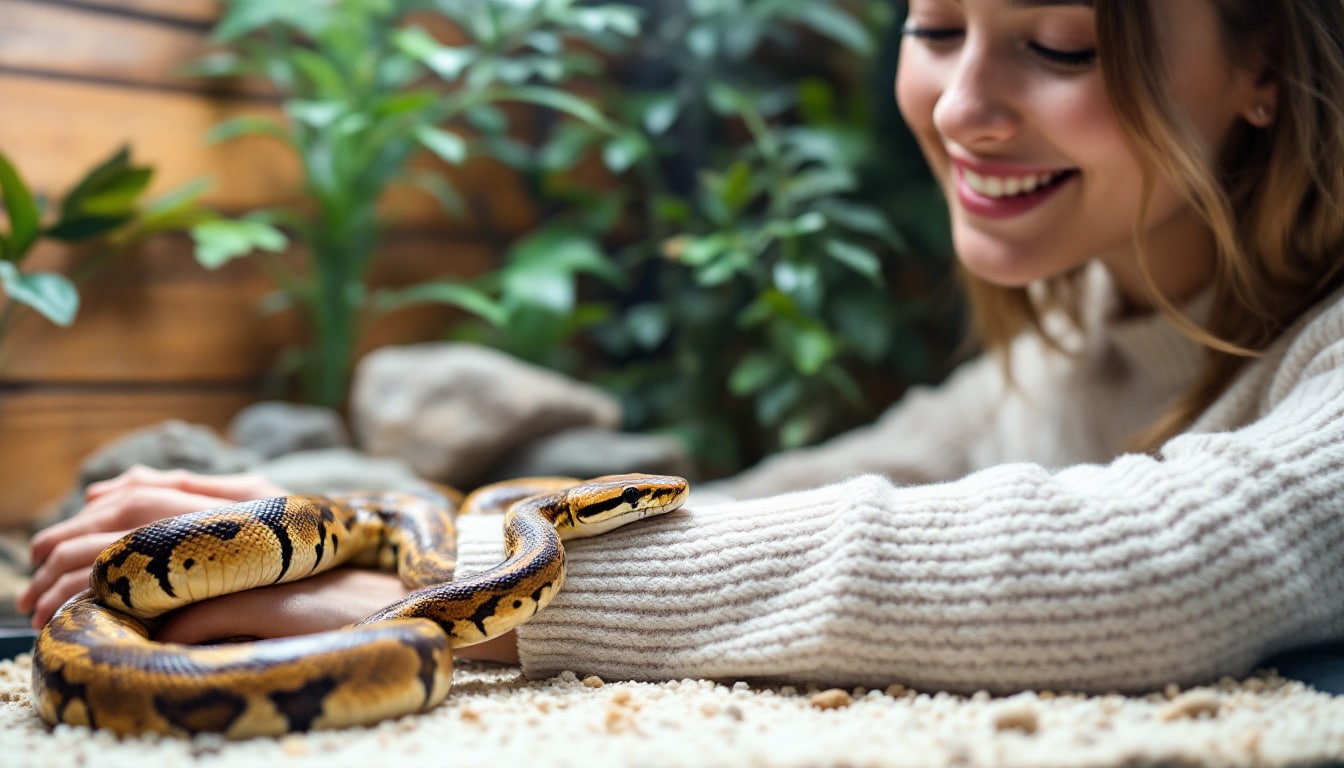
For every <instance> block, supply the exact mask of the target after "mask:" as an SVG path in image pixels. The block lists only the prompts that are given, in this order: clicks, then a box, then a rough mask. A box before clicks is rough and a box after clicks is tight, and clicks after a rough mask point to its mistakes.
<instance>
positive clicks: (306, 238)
mask: <svg viewBox="0 0 1344 768" xmlns="http://www.w3.org/2000/svg"><path fill="white" fill-rule="evenodd" d="M436 16H437V17H441V18H446V19H448V20H450V21H451V22H453V23H454V24H455V26H456V27H457V28H458V29H459V30H460V31H461V32H462V33H463V34H464V35H465V37H466V38H467V40H466V42H464V43H462V44H445V43H443V42H441V41H440V40H438V39H437V38H435V37H434V36H433V35H432V34H431V32H430V31H429V30H427V29H426V28H425V27H424V26H423V25H422V24H420V23H419V22H420V21H421V20H426V19H430V18H433V17H436ZM637 25H638V24H637V19H636V17H635V14H634V13H633V12H632V11H631V9H629V8H626V7H621V6H580V5H579V4H578V2H576V0H290V1H289V2H284V3H277V2H273V0H227V1H226V4H225V11H224V15H223V16H222V18H221V19H220V21H219V24H218V26H217V27H216V28H215V31H214V40H215V42H217V43H219V44H220V45H222V46H225V47H226V49H227V50H226V51H225V52H223V53H221V54H218V55H215V56H212V57H210V58H208V59H207V60H206V61H204V62H203V63H202V65H201V67H200V70H201V71H203V72H206V73H209V74H215V75H229V76H236V75H250V76H258V77H264V78H266V79H267V80H269V81H270V82H271V83H272V84H273V85H274V86H275V87H276V89H277V90H278V91H279V92H280V94H281V97H282V99H283V106H284V113H285V119H284V120H283V121H275V120H270V119H266V118H262V117H256V116H248V117H243V118H240V119H237V120H233V121H230V122H227V123H225V124H223V125H221V126H219V127H217V128H216V129H215V131H214V132H213V137H214V138H215V139H217V140H223V139H228V138H232V137H234V136H239V135H243V134H264V135H269V136H272V137H275V138H277V139H279V140H281V141H283V142H285V143H286V144H287V145H288V146H289V147H290V148H291V149H292V150H293V151H294V153H295V154H296V155H297V156H298V158H299V159H300V161H301V163H302V168H303V173H304V192H305V197H306V198H307V199H306V201H305V205H303V206H299V207H277V208H274V209H269V210H265V211H254V212H251V213H249V214H248V215H246V216H243V217H240V218H238V219H235V220H231V221H216V222H211V223H210V224H208V225H207V226H203V227H200V228H198V229H197V231H196V233H195V234H196V237H197V241H198V252H197V256H198V259H199V260H200V261H201V262H202V263H203V264H206V265H207V266H214V265H218V264H220V263H223V262H225V261H227V260H229V259H232V258H236V257H238V256H242V255H245V254H248V253H257V254H259V255H261V256H262V257H263V258H264V259H265V264H266V265H267V267H268V269H269V270H270V271H271V272H272V274H273V275H274V277H275V279H276V281H277V283H278V286H279V288H280V289H281V290H282V292H283V294H284V295H285V297H286V299H287V301H288V302H289V303H290V304H291V305H296V306H298V307H301V308H302V310H303V311H304V314H305V317H306V318H307V320H308V323H309V325H310V330H311V340H310V344H309V346H308V347H307V348H305V349H303V350H299V351H298V353H297V354H295V355H293V356H292V357H291V363H292V365H293V367H294V368H295V369H296V370H297V371H298V373H299V380H300V383H301V384H302V385H303V386H302V389H303V392H304V394H306V396H307V397H308V398H309V399H311V400H313V401H316V402H320V403H324V404H327V405H339V404H340V403H341V402H342V401H343V399H344V395H345V390H346V386H347V382H348V377H349V371H350V366H351V363H352V356H353V350H354V345H355V343H356V340H357V338H358V334H359V332H360V327H361V325H362V324H363V323H364V322H366V321H367V320H368V319H369V318H370V317H371V316H372V315H373V314H376V313H378V312H384V311H389V310H392V309H396V308H398V307H402V306H406V305H408V304H411V303H416V302H421V301H444V302H448V303H452V304H455V305H458V306H461V307H462V308H464V309H467V310H469V311H473V312H476V313H477V314H481V315H483V316H487V317H491V318H492V319H495V320H499V321H505V320H507V317H505V316H504V315H503V314H501V313H506V312H508V311H509V308H510V306H512V305H510V304H508V303H507V302H505V303H501V302H500V301H499V300H498V299H497V298H496V297H495V296H493V295H491V294H490V293H487V292H485V291H483V290H482V289H479V288H476V287H473V286H467V285H454V284H443V285H425V286H411V287H409V288H407V289H405V290H402V291H395V292H383V293H379V294H377V295H372V294H371V292H370V291H369V290H368V288H367V285H366V278H367V274H368V271H369V267H370V264H371V262H372V260H373V259H374V258H375V254H376V252H377V247H378V245H379V242H380V237H381V233H382V224H383V222H382V221H380V219H379V214H378V211H377V205H378V201H379V199H380V198H381V197H382V195H383V192H384V191H385V190H386V189H387V188H388V187H389V186H390V185H391V184H393V183H407V184H412V185H415V186H418V187H419V188H421V189H423V190H425V191H426V192H429V193H430V194H432V195H434V196H435V197H436V198H437V199H438V200H439V201H440V202H441V203H442V204H443V205H444V206H445V208H446V209H447V210H449V211H451V212H453V213H460V212H461V211H462V209H463V205H464V201H463V200H462V199H461V196H460V195H459V194H458V193H457V192H456V190H455V189H454V188H453V187H452V185H451V184H450V182H449V181H448V180H447V179H446V178H445V177H444V176H443V175H442V174H441V173H439V172H437V171H426V170H424V169H420V168H416V167H413V166H412V165H411V163H410V159H411V157H412V156H413V155H414V154H415V153H417V152H418V151H421V150H428V151H429V152H431V153H433V154H434V155H437V156H438V157H439V158H441V159H442V160H443V161H444V162H445V163H447V164H449V165H460V164H462V163H463V162H465V161H466V160H467V159H468V158H470V157H472V156H475V155H486V156H490V155H493V156H499V155H501V154H507V153H508V152H509V151H511V150H512V149H513V148H514V147H515V145H513V144H512V143H510V141H509V140H508V138H507V136H508V132H509V129H510V125H509V119H508V117H507V114H506V113H505V112H504V111H503V110H502V109H500V105H501V104H503V103H506V102H521V103H526V104H531V105H535V106H538V107H542V108H545V109H546V110H549V111H557V112H560V113H564V114H567V115H569V116H571V117H573V118H575V119H577V120H579V121H582V122H584V123H586V124H588V125H589V126H591V127H593V128H594V129H596V130H599V131H606V130H610V129H611V127H612V126H611V125H610V124H609V123H608V121H607V120H606V119H605V118H604V117H603V115H602V114H601V113H600V112H599V111H598V110H597V109H596V108H594V107H593V106H592V105H591V104H589V103H588V102H586V101H584V100H582V99H580V98H578V97H576V96H574V95H572V94H570V93H569V92H568V91H566V90H562V89H561V87H560V86H561V85H563V84H564V83H565V82H566V81H567V80H568V79H570V78H571V77H573V76H575V75H577V74H583V73H588V72H592V71H595V70H596V69H599V68H600V64H599V59H598V58H597V51H600V50H601V47H602V46H610V45H613V44H615V42H616V41H618V40H620V39H621V38H623V37H626V36H629V35H630V34H633V32H634V31H635V30H636V29H637ZM574 39H580V40H582V41H584V42H585V43H588V44H589V45H596V46H598V48H597V49H596V51H590V50H586V49H573V48H572V46H571V45H570V41H571V40H574ZM469 132H470V135H469ZM289 234H292V235H293V237H294V238H295V239H296V240H298V241H299V242H300V243H301V244H302V245H303V246H304V247H303V249H302V252H303V254H304V256H305V257H306V259H307V262H308V263H307V265H306V267H305V268H299V269H295V268H293V267H291V266H289V265H288V264H287V262H286V261H285V260H283V259H279V258H277V257H276V256H275V254H276V253H278V252H280V251H283V250H285V248H286V246H287V243H288V235H289ZM528 258H530V257H528V255H527V253H526V251H523V252H522V253H521V254H520V255H519V259H520V260H522V261H524V262H526V261H527V259H528ZM569 264H570V266H569V267H567V268H566V269H565V270H561V271H560V272H559V274H558V277H557V281H558V283H569V284H572V282H573V279H574V273H575V272H579V271H601V270H600V268H597V267H594V266H593V264H592V260H591V259H588V258H582V257H580V258H576V259H574V260H572V262H570V263H569ZM557 269H558V267H557V265H556V264H554V263H551V262H547V263H545V264H543V265H542V266H541V270H542V271H543V272H546V273H547V274H555V273H556V271H557ZM566 270H567V271H566ZM500 281H501V282H502V284H503V285H504V286H505V287H506V288H511V289H514V290H516V291H522V292H523V293H524V294H526V293H527V292H528V291H532V292H534V293H541V296H539V297H533V298H541V299H544V300H545V301H549V302H551V303H552V304H557V303H562V302H563V301H564V299H565V296H564V295H563V290H562V288H557V287H556V284H555V283H556V282H557V281H552V282H551V283H547V284H546V285H545V287H542V288H539V287H536V286H535V285H533V283H532V282H531V281H529V280H519V279H511V278H510V277H509V275H508V273H507V272H506V273H505V274H503V275H501V276H500ZM569 290H570V291H571V292H572V290H573V289H572V286H571V288H570V289H569ZM492 313H493V314H492Z"/></svg>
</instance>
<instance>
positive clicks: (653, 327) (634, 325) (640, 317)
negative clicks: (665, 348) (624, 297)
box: [625, 303, 672, 351]
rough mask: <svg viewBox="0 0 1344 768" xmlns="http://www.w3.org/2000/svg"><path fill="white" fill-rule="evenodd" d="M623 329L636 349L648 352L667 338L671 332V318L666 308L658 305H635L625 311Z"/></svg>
mask: <svg viewBox="0 0 1344 768" xmlns="http://www.w3.org/2000/svg"><path fill="white" fill-rule="evenodd" d="M625 328H626V331H627V332H628V333H629V334H630V338H631V339H632V340H633V341H634V342H635V346H636V347H638V348H639V349H642V350H644V351H650V350H653V349H656V348H657V347H658V345H659V344H662V343H663V341H664V340H665V339H666V338H667V335H668V333H669V332H670V331H671V330H672V318H671V317H670V316H669V314H668V309H667V307H664V306H662V305H660V304H655V303H645V304H636V305H635V306H633V307H631V308H630V309H628V310H626V313H625Z"/></svg>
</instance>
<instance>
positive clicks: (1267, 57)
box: [1241, 33, 1279, 128]
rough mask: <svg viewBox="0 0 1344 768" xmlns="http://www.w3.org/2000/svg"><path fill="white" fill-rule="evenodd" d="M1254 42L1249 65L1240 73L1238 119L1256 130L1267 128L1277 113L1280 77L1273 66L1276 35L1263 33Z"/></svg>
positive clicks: (1276, 54)
mask: <svg viewBox="0 0 1344 768" xmlns="http://www.w3.org/2000/svg"><path fill="white" fill-rule="evenodd" d="M1255 42H1256V45H1255V46H1254V53H1253V54H1252V55H1251V58H1250V62H1249V63H1250V65H1251V66H1249V67H1247V68H1245V69H1243V70H1242V75H1243V76H1244V77H1245V78H1246V86H1245V93H1246V95H1245V98H1244V99H1243V106H1242V109H1241V117H1242V119H1244V120H1245V121H1246V122H1248V123H1250V124H1251V125H1253V126H1255V127H1256V128H1268V127H1269V126H1270V125H1272V124H1273V123H1274V118H1275V117H1276V116H1277V115H1278V111H1279V77H1278V75H1277V74H1276V73H1275V67H1274V66H1273V63H1274V62H1275V61H1278V36H1277V35H1275V34H1273V33H1265V34H1262V35H1259V36H1258V37H1257V39H1256V41H1255Z"/></svg>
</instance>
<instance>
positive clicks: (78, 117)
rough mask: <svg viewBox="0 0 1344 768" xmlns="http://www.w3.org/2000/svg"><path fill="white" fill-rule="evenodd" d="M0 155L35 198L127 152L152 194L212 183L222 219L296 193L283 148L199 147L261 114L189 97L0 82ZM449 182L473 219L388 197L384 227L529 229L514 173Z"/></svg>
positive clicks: (473, 170) (401, 196)
mask: <svg viewBox="0 0 1344 768" xmlns="http://www.w3.org/2000/svg"><path fill="white" fill-rule="evenodd" d="M0 104H4V105H5V117H4V119H3V120H0V147H4V148H5V152H6V153H7V154H9V156H10V157H11V158H12V159H13V160H14V162H15V163H16V164H17V165H18V166H19V172H20V173H21V174H23V176H24V177H25V178H26V179H28V180H29V183H30V184H31V185H32V186H33V187H34V188H35V189H36V190H37V191H38V192H41V193H44V194H47V195H50V196H59V195H60V194H63V193H64V192H65V190H67V189H68V188H69V187H70V186H71V185H72V184H73V183H74V182H75V181H77V180H78V179H79V177H80V176H81V175H82V174H83V173H84V172H86V171H87V170H88V169H89V168H90V167H91V166H92V165H93V163H94V162H97V161H98V160H101V159H102V158H103V157H105V156H106V155H108V154H110V153H111V152H112V151H113V150H114V149H115V148H116V147H118V146H120V145H122V144H129V145H130V146H131V148H132V150H133V153H134V156H135V157H136V159H137V160H138V161H140V162H144V163H148V164H150V165H153V166H154V167H155V168H156V169H157V170H156V173H155V177H154V182H153V185H152V186H151V188H150V194H158V193H162V192H164V191H166V190H168V189H171V188H174V187H177V186H179V185H182V184H185V183H187V182H189V181H192V180H195V179H199V178H203V177H208V178H212V179H214V181H215V184H214V186H213V187H212V189H211V190H210V192H209V193H207V195H206V198H205V201H206V203H208V204H209V205H212V206H215V207H216V208H218V209H220V210H224V211H231V212H238V211H249V210H254V209H256V208H259V207H265V206H268V205H275V204H280V203H285V202H288V201H292V200H293V199H294V198H295V196H296V195H297V194H298V190H299V189H300V188H301V179H300V173H299V166H298V162H297V160H296V159H295V157H294V156H293V153H292V152H291V151H290V150H289V149H288V147H286V146H285V145H283V144H281V143H280V142H277V141H275V140H273V139H269V138H265V137H247V138H242V139H238V140H235V141H229V142H225V143H222V144H214V145H210V144H206V143H205V141H204V136H205V135H206V132H207V131H209V129H210V128H211V127H212V126H214V125H216V124H218V123H220V122H221V121H223V120H225V119H228V118H231V117H236V116H238V115H241V114H268V110H269V114H270V115H271V116H275V114H276V110H275V108H269V107H259V106H258V105H256V104H247V103H243V102H238V101H231V100H225V99H215V100H211V99H207V98H204V97H201V96H197V95H194V94H181V93H167V92H153V91H141V90H133V89H124V88H112V87H106V86H99V85H89V84H85V83H78V82H64V81H54V80H42V79H39V78H28V77H22V76H15V75H3V74H0ZM447 176H448V177H449V179H450V180H451V181H452V182H453V183H454V184H455V185H456V186H457V188H458V190H459V191H460V192H461V193H462V195H463V196H464V197H466V198H467V199H469V200H471V201H472V203H473V208H474V209H475V210H476V211H477V213H478V216H477V217H473V216H471V215H468V216H466V217H465V218H461V219H458V218H452V217H448V216H446V214H444V213H443V211H442V209H441V208H440V206H439V205H438V203H436V202H435V201H434V200H432V199H431V198H430V197H429V196H428V195H426V194H424V193H422V192H419V191H417V190H413V189H409V188H406V187H397V188H394V189H393V190H391V191H389V193H388V195H387V197H386V199H385V200H384V201H383V208H382V210H383V214H384V216H385V217H386V218H387V219H388V220H389V221H390V222H391V224H392V225H394V226H395V225H402V226H410V227H416V228H434V229H442V230H443V231H445V232H473V231H480V230H481V229H482V228H486V229H489V230H493V231H498V232H505V233H518V232H522V231H524V230H526V229H527V228H529V227H531V226H532V225H533V224H534V222H535V219H536V210H535V208H536V206H535V204H534V202H533V201H532V200H531V198H530V196H529V195H528V193H527V191H526V189H525V188H524V185H523V184H522V182H521V180H520V179H519V178H518V177H517V175H516V174H514V173H512V172H511V171H509V170H508V169H505V168H502V167H501V166H500V165H499V164H497V163H493V162H490V161H487V160H473V161H471V162H468V163H466V164H464V165H463V166H461V167H456V168H451V169H448V172H447Z"/></svg>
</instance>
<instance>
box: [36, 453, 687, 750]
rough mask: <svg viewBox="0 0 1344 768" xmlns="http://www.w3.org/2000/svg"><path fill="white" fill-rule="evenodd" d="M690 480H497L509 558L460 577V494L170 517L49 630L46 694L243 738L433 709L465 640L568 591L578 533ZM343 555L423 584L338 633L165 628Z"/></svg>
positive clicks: (110, 715)
mask: <svg viewBox="0 0 1344 768" xmlns="http://www.w3.org/2000/svg"><path fill="white" fill-rule="evenodd" d="M687 493H688V489H687V484H686V481H685V480H683V479H682V478H679V477H668V476H659V475H610V476H606V477H600V478H593V479H591V480H586V481H581V482H580V481H577V480H574V479H571V478H539V479H529V480H524V481H510V482H509V483H503V484H497V485H495V486H487V487H486V488H484V489H480V490H478V491H476V492H475V493H473V494H472V495H471V496H468V497H467V498H466V499H465V500H464V501H463V502H462V505H461V506H462V511H463V512H466V511H468V510H471V509H473V508H476V507H478V506H479V505H482V504H486V503H489V504H498V505H502V506H505V507H506V508H507V512H506V513H505V515H504V526H505V559H504V561H503V562H502V563H500V564H499V565H497V566H495V567H493V568H491V569H489V570H487V571H485V572H483V573H479V574H475V575H472V576H470V577H466V578H462V579H457V580H454V579H453V571H454V567H455V564H456V536H455V532H454V530H455V529H454V523H453V521H454V517H455V515H456V514H457V507H458V504H457V503H456V501H455V500H456V498H457V496H456V494H450V495H438V494H408V493H384V494H349V495H342V496H286V497H281V498H276V499H264V500H258V501H250V502H244V503H241V504H235V505H231V506H227V507H221V508H219V509H213V510H206V511H202V512H196V513H191V514H187V515H181V516H178V517H174V518H169V519H166V520H161V521H159V522H157V523H153V524H151V525H148V526H145V527H143V528H140V529H137V530H135V531H132V532H131V533H129V534H127V535H126V536H124V537H123V538H121V539H119V540H118V541H117V542H115V543H114V544H112V545H111V546H109V547H108V548H107V549H106V550H104V551H103V553H102V554H101V555H99V557H98V559H97V560H96V561H95V563H94V566H93V571H92V575H91V578H90V583H91V588H90V589H89V590H86V591H85V592H82V593H80V594H79V595H76V596H75V597H73V598H71V599H70V600H69V601H68V602H67V603H66V604H65V605H64V606H62V607H61V609H60V610H59V611H57V613H56V615H55V616H54V617H53V618H52V620H51V621H50V622H49V623H48V624H47V626H46V628H45V629H43V631H42V633H41V635H40V636H39V637H38V640H37V645H36V648H35V650H34V655H33V680H32V691H33V701H34V705H35V706H36V708H37V710H38V712H39V714H40V715H41V716H42V718H43V719H44V720H45V721H46V722H48V723H50V724H52V725H55V724H56V723H62V722H63V723H70V724H76V725H88V726H91V727H95V728H107V729H110V730H113V731H116V732H119V733H126V734H134V733H144V732H159V733H170V734H176V735H192V734H196V733H202V732H215V733H222V734H224V735H226V736H229V737H231V738H245V737H249V736H259V735H279V734H283V733H286V732H290V731H305V730H309V729H315V728H340V727H345V726H350V725H362V724H370V723H373V722H377V721H379V720H382V719H385V718H388V717H395V716H399V715H403V714H408V713H412V712H419V711H425V710H428V709H430V708H432V707H434V706H436V705H437V704H438V703H439V702H441V701H443V699H444V697H445V696H447V694H448V689H449V687H450V685H451V680H452V652H451V649H452V648H458V647H462V646H466V645H473V644H475V643H480V642H484V641H485V640H489V639H490V638H493V637H497V636H499V635H502V634H504V633H505V632H508V631H509V630H511V629H513V628H514V627H517V626H518V625H520V624H522V623H523V622H525V621H527V620H528V619H529V618H531V617H532V616H533V615H535V614H536V612H537V611H540V610H541V609H543V608H545V607H546V605H547V604H549V603H550V601H551V599H552V598H553V597H554V596H555V594H556V592H557V590H559V589H560V587H561V585H562V584H563V583H564V573H565V570H564V569H565V561H564V549H563V546H562V544H561V541H562V540H563V539H568V538H577V537H581V536H591V535H596V534H599V533H603V532H605V531H608V530H611V529H613V528H616V527H618V526H621V525H625V524H626V523H628V522H632V521H634V520H638V519H641V518H644V517H649V516H652V515H658V514H662V513H664V512H668V511H671V510H673V509H676V508H677V507H679V506H680V505H681V504H682V503H683V502H684V501H685V499H686V496H687ZM487 499H489V501H487ZM341 564H353V565H364V566H376V567H381V568H384V569H387V570H392V569H395V570H396V571H397V573H398V574H399V576H400V577H401V579H402V581H403V582H404V583H405V584H406V585H407V586H408V587H410V588H411V589H412V590H413V591H412V592H410V594H408V595H407V596H406V597H404V598H403V599H401V600H399V601H397V602H396V603H394V604H392V605H390V606H387V607H386V608H383V609H382V610H380V611H378V612H377V613H375V614H374V615H372V616H370V617H368V618H366V619H364V620H363V621H360V622H359V623H358V624H356V625H354V626H351V627H346V628H344V629H340V630H334V631H331V632H323V633H318V634H314V635H305V636H300V637H288V638H279V639H273V640H259V641H255V642H244V643H233V644H223V645H211V646H187V645H178V644H172V643H159V642H156V641H154V640H153V639H152V638H153V631H154V628H155V627H156V625H157V624H158V623H159V621H160V618H161V617H162V616H164V615H165V614H166V613H168V612H169V611H172V610H174V609H176V608H179V607H181V606H183V605H187V604H189V603H192V602H197V601H200V600H204V599H207V598H210V597H215V596H219V595H223V594H229V593H232V592H238V591H242V590H244V589H252V588H256V587H260V586H265V585H268V584H279V583H284V582H289V581H295V580H297V579H301V578H305V577H307V576H311V575H313V574H316V573H320V572H322V571H326V570H329V569H331V568H333V567H336V566H338V565H341Z"/></svg>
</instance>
